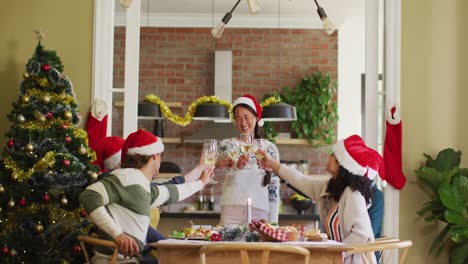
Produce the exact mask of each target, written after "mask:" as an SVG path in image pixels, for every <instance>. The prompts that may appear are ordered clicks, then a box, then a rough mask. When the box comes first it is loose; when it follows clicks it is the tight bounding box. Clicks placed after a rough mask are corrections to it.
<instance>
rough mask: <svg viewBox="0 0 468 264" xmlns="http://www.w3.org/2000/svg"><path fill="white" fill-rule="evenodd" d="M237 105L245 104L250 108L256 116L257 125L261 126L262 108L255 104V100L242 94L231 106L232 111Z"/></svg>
mask: <svg viewBox="0 0 468 264" xmlns="http://www.w3.org/2000/svg"><path fill="white" fill-rule="evenodd" d="M239 104H245V105H248V106H249V107H250V108H252V109H253V110H254V111H255V113H256V114H257V117H258V121H257V124H258V126H259V127H262V126H263V120H262V107H261V106H260V104H259V103H258V102H257V99H255V97H253V96H252V95H250V94H244V95H242V96H241V97H239V98H237V99H236V100H235V101H234V103H233V104H232V109H234V108H235V107H236V106H237V105H239Z"/></svg>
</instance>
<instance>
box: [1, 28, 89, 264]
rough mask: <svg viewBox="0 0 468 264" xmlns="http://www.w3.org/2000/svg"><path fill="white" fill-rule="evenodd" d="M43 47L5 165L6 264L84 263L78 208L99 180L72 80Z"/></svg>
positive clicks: (33, 62)
mask: <svg viewBox="0 0 468 264" xmlns="http://www.w3.org/2000/svg"><path fill="white" fill-rule="evenodd" d="M38 36H39V41H38V44H37V47H36V50H35V52H34V54H33V56H32V58H31V59H30V60H29V61H28V63H27V64H26V67H25V68H26V69H25V71H24V74H23V80H22V82H21V84H20V88H19V94H18V98H17V100H16V101H15V102H13V109H12V110H11V112H10V114H9V115H8V119H9V121H10V122H11V127H10V129H9V130H8V131H7V133H6V136H7V138H8V142H7V145H6V146H5V147H4V152H3V160H2V161H1V162H0V247H1V252H0V263H84V259H83V258H82V253H81V248H80V247H79V244H78V241H77V240H76V236H77V234H81V233H87V231H88V229H89V228H90V224H89V222H88V221H87V220H86V216H87V213H86V211H84V210H83V209H82V208H81V206H80V204H79V201H78V196H79V194H80V193H81V191H82V190H84V188H85V187H86V186H87V185H89V184H90V183H91V182H93V181H95V180H96V179H97V173H96V172H97V168H96V167H95V166H94V165H92V162H93V161H94V160H95V158H96V157H95V153H94V152H93V151H92V150H91V149H90V148H89V145H88V136H87V134H86V132H85V131H84V130H82V129H80V128H78V127H77V125H78V123H79V122H80V114H79V112H78V109H77V108H78V104H77V101H76V98H75V95H74V92H73V85H72V83H71V80H70V79H69V78H68V77H67V76H65V75H64V74H63V73H62V71H63V65H62V63H61V60H60V58H59V57H58V56H57V54H56V52H55V51H48V50H45V49H44V47H43V45H42V43H41V41H42V39H43V34H42V33H41V34H38Z"/></svg>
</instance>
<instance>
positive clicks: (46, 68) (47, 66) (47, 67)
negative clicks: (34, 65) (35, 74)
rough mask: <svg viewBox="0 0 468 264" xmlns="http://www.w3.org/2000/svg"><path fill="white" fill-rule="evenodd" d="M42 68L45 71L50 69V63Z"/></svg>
mask: <svg viewBox="0 0 468 264" xmlns="http://www.w3.org/2000/svg"><path fill="white" fill-rule="evenodd" d="M42 70H43V71H50V65H49V64H44V65H42Z"/></svg>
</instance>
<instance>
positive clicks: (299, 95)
mask: <svg viewBox="0 0 468 264" xmlns="http://www.w3.org/2000/svg"><path fill="white" fill-rule="evenodd" d="M336 91H337V86H336V84H334V83H331V80H330V75H329V74H328V73H327V74H322V72H315V73H313V74H312V75H310V76H306V77H304V78H303V79H302V80H301V82H300V83H299V85H298V86H297V87H296V88H295V89H289V88H288V87H285V88H284V90H283V92H282V93H278V95H279V96H280V98H281V100H282V101H284V102H285V103H288V104H291V105H294V106H295V107H296V114H297V120H296V121H294V122H293V123H292V125H291V128H292V131H293V132H295V134H296V135H297V137H298V138H304V139H306V140H307V142H309V144H311V145H312V146H313V147H320V146H323V145H331V144H333V143H334V142H335V139H336V124H337V122H338V105H337V102H336ZM268 123H269V122H266V126H265V127H264V134H265V135H266V138H268V139H269V140H274V137H275V136H276V135H277V133H276V131H275V130H274V128H273V125H272V124H268Z"/></svg>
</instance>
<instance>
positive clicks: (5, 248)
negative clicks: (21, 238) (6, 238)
mask: <svg viewBox="0 0 468 264" xmlns="http://www.w3.org/2000/svg"><path fill="white" fill-rule="evenodd" d="M8 251H10V249H9V248H8V247H7V245H5V246H4V247H3V249H2V253H3V255H8Z"/></svg>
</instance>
